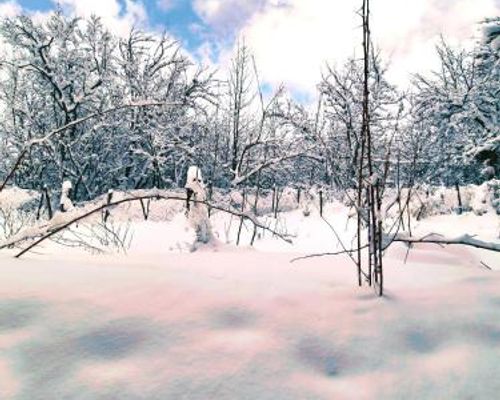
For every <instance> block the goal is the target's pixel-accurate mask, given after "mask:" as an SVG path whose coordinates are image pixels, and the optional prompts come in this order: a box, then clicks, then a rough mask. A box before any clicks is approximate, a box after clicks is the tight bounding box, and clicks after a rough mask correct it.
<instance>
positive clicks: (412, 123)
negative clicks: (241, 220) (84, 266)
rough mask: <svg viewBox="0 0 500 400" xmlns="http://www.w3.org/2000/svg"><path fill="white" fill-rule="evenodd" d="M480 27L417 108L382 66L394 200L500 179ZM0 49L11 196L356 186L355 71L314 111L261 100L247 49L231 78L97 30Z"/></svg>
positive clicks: (72, 24) (377, 81)
mask: <svg viewBox="0 0 500 400" xmlns="http://www.w3.org/2000/svg"><path fill="white" fill-rule="evenodd" d="M481 26H482V28H483V37H482V38H481V39H480V40H479V41H478V43H477V46H476V48H475V49H474V51H466V50H463V49H459V50H454V49H452V48H450V47H449V46H448V45H447V44H446V43H445V42H442V43H440V44H439V45H438V46H437V51H438V54H439V56H440V59H441V68H440V69H439V70H438V72H432V73H429V74H428V75H426V76H415V77H414V78H413V85H412V87H411V90H410V91H409V92H402V91H401V90H399V89H398V88H397V87H395V86H394V85H391V84H390V83H389V82H388V81H387V79H386V74H385V72H386V68H385V66H384V63H383V61H382V60H381V59H380V56H379V55H378V54H371V57H370V61H371V62H370V76H369V82H370V84H369V90H370V130H371V135H372V147H371V149H370V151H371V152H372V158H373V160H374V170H375V171H376V174H377V176H378V177H380V178H383V179H384V181H385V182H387V183H388V184H389V185H403V184H410V183H411V184H412V183H415V182H428V183H434V184H445V185H451V184H455V183H456V182H459V183H480V182H482V181H484V180H487V179H490V178H492V177H499V171H500V166H499V162H500V161H499V160H500V139H499V137H500V135H499V129H500V128H499V126H500V125H499V107H500V101H499V98H500V95H499V90H500V67H499V49H500V19H499V18H496V19H491V20H486V21H484V22H483V23H481ZM0 33H1V38H2V39H1V40H2V41H3V43H4V44H3V46H2V47H3V48H4V54H3V55H2V61H1V74H0V80H1V81H0V104H1V105H0V109H1V110H2V114H1V115H0V140H1V147H0V183H1V182H2V181H4V180H5V178H9V179H10V183H12V184H16V185H18V186H20V187H23V188H28V189H36V190H40V189H42V188H43V187H44V186H45V187H47V188H49V189H50V190H52V191H57V190H58V189H59V188H60V187H61V184H62V182H63V181H64V180H66V179H69V180H71V181H72V183H73V188H74V193H73V196H74V197H75V199H77V200H86V199H91V198H94V197H96V196H97V195H99V194H102V193H104V192H106V191H107V190H109V189H138V188H152V187H158V188H168V187H177V186H183V184H184V179H185V172H186V170H187V168H188V167H189V166H190V165H193V164H194V165H198V166H200V168H201V169H202V171H203V173H204V177H205V178H206V180H207V181H208V183H209V189H211V188H212V187H222V188H228V187H235V186H240V187H252V188H255V187H257V188H270V187H273V186H281V187H282V186H286V185H291V186H310V185H314V184H321V185H331V186H334V187H337V188H340V189H348V188H353V187H355V186H356V182H355V180H356V166H357V165H358V164H359V157H360V154H361V153H360V152H361V149H360V147H361V143H360V141H359V140H358V139H359V137H360V132H361V130H362V99H363V96H362V90H363V65H362V63H361V62H360V61H359V60H354V59H353V60H349V61H347V62H346V63H345V64H344V65H343V66H342V67H339V68H331V67H328V68H326V72H325V74H324V76H323V78H322V80H321V82H319V84H318V98H319V100H318V103H317V104H316V105H315V106H314V107H310V108H307V107H305V106H303V105H301V104H299V103H297V102H296V101H294V99H293V98H292V97H291V96H290V95H289V94H288V93H287V91H286V89H285V88H282V87H281V88H278V90H277V91H276V92H275V93H267V92H265V93H263V90H262V85H261V82H260V79H259V73H258V65H256V63H255V60H254V59H253V57H252V55H251V52H250V50H249V49H248V48H247V47H246V46H245V44H244V43H243V42H242V43H240V44H239V45H238V47H237V49H236V50H235V53H234V56H233V59H232V63H231V65H230V68H229V70H228V71H226V74H225V75H222V74H221V72H218V73H217V74H216V73H215V72H214V71H209V70H207V69H204V68H202V67H201V66H199V65H197V63H196V62H195V61H193V60H191V59H190V58H189V56H188V55H187V54H185V53H184V52H183V51H182V49H181V48H180V47H179V45H178V44H177V43H176V42H174V41H173V40H172V39H171V38H169V37H168V36H162V37H158V36H154V35H150V34H147V33H144V32H141V31H137V30H132V31H131V32H130V34H129V35H128V37H126V38H123V37H117V36H114V35H113V34H111V33H110V32H109V31H108V30H107V29H106V28H105V26H104V25H103V24H102V22H101V21H100V19H99V18H97V17H94V18H90V19H88V20H82V19H72V18H68V17H66V16H64V15H62V14H61V13H54V14H53V15H52V16H51V17H50V18H49V19H48V20H47V21H46V22H44V23H36V22H34V21H33V20H32V19H30V18H29V17H27V16H21V17H17V18H14V19H4V20H3V21H2V23H1V28H0ZM333 45H334V43H332V46H333ZM297 56H298V57H299V56H300V55H297ZM222 72H224V71H222ZM220 76H225V77H224V78H221V77H220ZM11 172H13V173H12V174H11ZM210 192H211V190H210Z"/></svg>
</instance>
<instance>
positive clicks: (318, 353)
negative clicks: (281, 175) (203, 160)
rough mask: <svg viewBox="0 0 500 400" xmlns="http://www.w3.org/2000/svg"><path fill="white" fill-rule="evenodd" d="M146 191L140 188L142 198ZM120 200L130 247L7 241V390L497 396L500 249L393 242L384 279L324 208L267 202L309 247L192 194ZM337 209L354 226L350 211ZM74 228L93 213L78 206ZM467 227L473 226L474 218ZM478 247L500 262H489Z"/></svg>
mask: <svg viewBox="0 0 500 400" xmlns="http://www.w3.org/2000/svg"><path fill="white" fill-rule="evenodd" d="M134 203H135V202H134ZM173 204H176V205H174V206H172V207H171V208H166V207H164V206H165V204H164V203H162V202H161V201H155V202H152V204H151V215H150V218H151V219H150V220H148V221H140V220H139V219H138V217H141V218H142V215H141V214H140V213H141V211H140V206H139V205H138V204H127V205H126V206H123V207H117V208H115V209H113V210H112V213H111V217H110V218H111V219H112V220H113V221H114V223H116V224H119V223H120V222H123V223H132V225H131V229H133V235H134V239H133V241H132V244H131V246H130V248H129V249H128V253H127V255H123V254H108V255H99V256H96V255H91V254H89V253H85V252H83V251H82V249H81V248H65V247H60V245H58V244H56V243H53V242H47V243H46V244H45V245H43V246H41V247H37V248H36V250H35V251H34V252H31V253H29V254H27V255H26V256H24V257H23V258H21V259H14V258H12V254H11V251H2V252H0V399H22V400H25V399H26V400H28V399H29V400H32V399H33V400H37V399H40V400H41V399H43V400H46V399H162V400H163V399H167V400H169V399H172V400H183V399H185V400H201V399H203V400H207V399H217V400H225V399H248V400H267V399H269V400H292V399H293V400H299V399H300V400H304V399H305V400H313V399H314V400H316V399H317V400H323V399H328V400H330V399H378V398H385V399H437V398H439V399H494V398H498V394H499V393H500V380H499V379H498V376H500V362H499V360H500V271H499V270H500V260H499V258H498V256H497V255H493V256H492V255H490V254H487V252H484V251H479V250H475V249H470V248H465V247H463V246H449V247H445V248H441V247H440V246H436V245H429V244H425V245H424V244H421V245H416V246H414V247H413V248H412V249H411V251H410V253H409V255H408V257H407V261H406V263H404V259H405V256H406V251H407V249H406V247H405V246H404V245H403V244H400V243H398V244H395V245H394V246H393V247H392V248H391V249H390V251H389V252H388V254H387V256H386V258H385V282H386V296H385V297H383V298H378V297H376V295H375V293H374V292H373V290H372V289H370V288H367V287H363V288H358V287H357V279H356V273H355V269H354V266H353V264H352V262H351V261H350V259H349V258H348V257H347V256H338V257H335V258H330V257H322V258H312V259H307V260H301V261H297V262H294V263H291V262H290V260H291V259H292V258H294V257H297V256H301V255H304V254H306V253H310V252H319V251H333V250H336V249H338V248H339V246H338V245H337V244H336V243H335V241H334V239H333V236H332V231H331V229H330V227H329V226H328V225H327V224H326V223H325V222H324V221H323V220H322V219H321V218H320V217H319V215H318V212H317V210H316V209H313V210H312V213H311V215H310V216H308V217H306V216H304V214H303V213H302V211H301V210H295V211H290V212H286V213H282V214H281V215H280V217H279V219H278V220H274V219H273V218H270V217H267V219H266V220H267V221H268V223H269V224H270V226H273V227H274V226H278V227H279V228H280V229H282V230H287V231H288V232H289V233H290V234H292V235H293V236H294V244H293V246H291V245H289V244H288V243H285V242H283V241H281V240H279V239H278V238H273V237H272V236H271V235H270V234H269V233H259V235H260V237H259V238H258V240H257V241H256V245H255V247H254V248H250V247H249V246H248V243H249V242H250V238H251V235H252V228H251V227H247V228H244V229H243V233H242V240H241V243H243V244H244V246H241V247H235V246H234V240H235V232H236V231H237V229H238V224H239V220H237V219H235V218H230V217H229V216H224V215H222V214H221V213H214V214H213V216H212V223H213V228H214V233H215V235H216V236H217V238H218V240H217V241H216V242H214V243H212V244H211V245H210V246H206V247H202V248H201V249H199V250H198V251H196V252H190V248H191V247H190V246H191V244H192V243H193V240H194V237H195V232H194V230H193V229H192V228H191V226H190V225H189V223H188V221H187V219H186V217H185V216H184V214H183V212H182V205H181V204H178V205H177V203H173ZM325 215H326V217H327V220H328V221H329V222H330V224H331V225H332V226H333V227H334V228H335V229H336V230H337V231H338V233H339V234H340V235H341V237H342V238H343V239H344V240H347V238H348V237H350V235H351V234H352V231H353V230H354V229H355V227H354V221H351V222H348V221H347V217H348V210H347V209H346V208H345V207H343V206H342V205H341V204H340V203H335V202H334V203H329V204H327V206H326V209H325ZM498 224H499V219H498V217H497V216H496V215H495V214H492V213H489V214H487V215H483V216H477V215H475V214H474V213H465V214H462V215H451V216H450V215H448V216H444V215H439V216H434V217H431V218H428V219H424V220H422V221H420V222H418V223H415V226H414V227H413V229H414V231H415V232H417V233H418V232H420V231H421V232H429V231H433V232H437V233H442V234H447V235H449V236H457V235H459V234H460V233H463V232H468V233H471V234H478V236H479V237H481V239H484V240H498V227H499V226H498ZM74 229H76V230H83V229H91V227H90V226H88V223H86V224H84V223H79V225H78V227H75V228H74ZM462 231H463V232H462ZM480 261H484V262H485V263H487V264H488V265H489V266H490V267H491V268H493V270H488V269H487V268H485V267H481V265H480Z"/></svg>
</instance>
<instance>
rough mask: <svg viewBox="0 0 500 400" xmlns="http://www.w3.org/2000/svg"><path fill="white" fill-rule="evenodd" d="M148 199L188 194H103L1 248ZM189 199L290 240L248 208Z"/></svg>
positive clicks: (38, 240)
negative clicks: (116, 196)
mask: <svg viewBox="0 0 500 400" xmlns="http://www.w3.org/2000/svg"><path fill="white" fill-rule="evenodd" d="M147 199H163V200H174V201H182V202H186V201H187V198H186V197H183V196H179V195H171V194H169V193H168V192H166V191H163V190H157V189H153V190H145V191H144V190H141V191H135V192H127V193H125V195H124V197H123V198H120V199H118V200H115V201H111V202H108V201H107V200H106V199H105V198H102V199H100V200H99V201H98V202H97V203H95V202H92V203H91V204H87V205H85V206H82V207H75V208H74V209H73V210H72V211H70V212H67V213H60V214H57V215H56V216H55V217H54V218H53V219H52V220H50V221H49V222H48V223H44V224H42V225H39V226H36V227H30V228H28V229H26V230H23V231H22V232H20V233H19V234H17V235H15V236H14V237H11V238H10V239H9V240H7V241H5V242H3V243H0V250H1V249H4V248H7V247H12V246H14V245H18V244H20V243H23V242H25V241H28V240H34V242H33V243H31V244H30V245H28V246H27V247H25V248H24V249H23V250H21V251H20V252H19V253H18V254H16V256H15V257H20V256H22V255H23V254H25V253H26V252H28V251H29V250H31V249H32V248H34V247H35V246H37V245H39V244H40V243H41V242H43V241H45V240H46V239H49V238H50V237H51V236H53V235H55V234H57V233H59V232H61V231H63V230H64V229H66V228H68V227H69V226H71V225H73V224H75V223H76V222H78V221H81V220H83V219H85V218H87V217H89V216H91V215H93V214H95V213H98V212H99V211H102V210H105V209H108V208H110V207H114V206H117V205H120V204H123V203H127V202H131V201H140V200H147ZM190 201H191V202H195V203H200V204H205V205H207V206H208V207H210V208H212V209H214V210H218V211H221V212H224V213H227V214H231V215H233V216H237V217H240V218H243V219H247V220H249V221H250V222H251V223H252V224H253V225H254V226H255V227H256V228H260V229H263V230H266V231H268V232H270V233H272V234H273V235H276V236H277V237H278V238H280V239H282V240H284V241H285V242H287V243H292V241H291V239H290V235H288V234H284V233H280V232H278V231H276V230H274V229H272V228H270V227H268V226H266V225H265V224H263V223H261V222H260V221H259V220H258V218H257V217H256V216H255V215H253V214H251V213H249V212H240V211H237V210H234V209H228V208H224V207H222V206H219V205H217V204H212V203H210V202H208V201H201V200H193V199H190Z"/></svg>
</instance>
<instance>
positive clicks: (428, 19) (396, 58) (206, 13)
mask: <svg viewBox="0 0 500 400" xmlns="http://www.w3.org/2000/svg"><path fill="white" fill-rule="evenodd" d="M193 1H194V3H193V4H194V8H195V10H196V11H197V12H198V13H199V15H200V17H201V18H203V19H204V20H205V22H206V23H208V24H211V25H212V26H213V28H214V29H215V30H216V31H217V30H220V26H231V27H234V28H235V29H237V30H238V32H239V33H240V34H241V35H243V36H244V37H245V39H246V42H247V44H248V45H249V46H250V47H251V48H252V50H253V52H254V54H255V56H256V59H257V63H258V66H259V70H260V71H261V75H262V78H263V80H264V81H266V82H268V83H270V84H272V85H277V84H279V83H281V82H284V83H286V84H287V85H288V86H289V87H291V88H292V89H294V90H297V91H301V92H303V93H309V94H313V93H314V91H315V85H316V84H317V83H318V81H319V79H320V77H321V68H322V67H323V66H324V62H325V61H330V62H334V63H337V64H341V63H343V62H344V61H345V60H346V59H347V58H348V57H349V56H352V55H354V53H355V52H356V53H357V54H359V48H360V43H361V30H360V28H359V25H360V18H359V17H358V16H357V15H356V10H357V9H359V7H360V2H359V1H357V0H356V1H353V0H351V1H347V0H262V1H261V0H257V1H254V2H251V1H244V0H193ZM498 11H499V7H498V2H497V3H496V1H495V0H419V1H413V2H409V1H402V0H373V1H372V33H373V39H374V41H375V43H376V45H377V47H379V48H381V49H382V51H383V54H384V55H385V56H386V58H389V57H390V58H391V69H390V76H391V78H393V79H394V80H395V81H396V83H400V84H405V83H407V82H408V77H409V74H410V73H412V72H422V71H426V70H429V69H431V68H433V67H434V66H435V65H436V64H435V63H436V57H435V54H434V45H435V44H436V43H437V41H438V40H439V35H440V34H443V35H444V36H445V37H446V38H449V39H450V40H451V42H452V43H453V42H455V43H456V42H460V43H461V44H464V43H465V42H466V41H470V39H471V37H472V35H473V33H474V32H475V29H476V27H475V23H476V22H478V21H479V20H481V19H482V18H484V17H486V16H494V15H497V14H498ZM238 15H239V16H238ZM230 51H231V49H229V48H228V49H226V51H225V52H222V55H221V59H220V63H222V64H224V63H226V62H227V58H228V54H227V53H228V52H230Z"/></svg>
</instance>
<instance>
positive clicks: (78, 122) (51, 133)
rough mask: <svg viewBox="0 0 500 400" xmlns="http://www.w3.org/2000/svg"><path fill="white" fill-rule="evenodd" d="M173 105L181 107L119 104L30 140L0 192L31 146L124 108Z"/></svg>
mask: <svg viewBox="0 0 500 400" xmlns="http://www.w3.org/2000/svg"><path fill="white" fill-rule="evenodd" d="M175 105H182V103H179V102H163V101H140V102H132V103H127V104H121V105H119V106H115V107H111V108H108V109H106V110H103V111H99V112H96V113H92V114H89V115H86V116H85V117H81V118H78V119H75V120H74V121H71V122H69V123H67V124H65V125H63V126H61V127H59V128H57V129H54V130H52V131H50V132H49V133H47V134H46V135H45V136H43V137H41V138H36V139H32V140H30V141H29V142H28V143H26V144H25V145H24V147H23V149H22V150H21V152H20V153H19V155H18V157H17V159H16V161H15V162H14V165H13V166H12V168H11V169H10V171H9V173H8V174H7V176H6V177H5V179H4V180H3V182H2V184H1V185H0V192H1V191H2V190H3V189H4V188H5V186H6V185H7V183H8V181H9V180H10V179H11V178H12V176H13V175H14V173H15V172H16V170H17V168H18V167H19V165H20V164H21V162H22V160H23V159H24V156H25V155H26V154H27V153H28V152H29V150H30V149H31V148H32V147H33V146H35V145H40V144H43V143H46V142H47V141H48V140H49V139H51V138H52V137H54V136H56V135H58V134H59V133H61V132H64V131H65V130H67V129H70V128H72V127H73V126H76V125H79V124H81V123H83V122H86V121H88V120H89V119H92V118H96V117H99V116H101V115H105V114H110V113H112V112H116V111H119V110H123V109H126V108H133V107H151V106H175Z"/></svg>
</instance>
